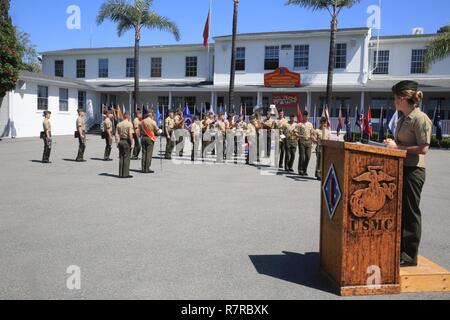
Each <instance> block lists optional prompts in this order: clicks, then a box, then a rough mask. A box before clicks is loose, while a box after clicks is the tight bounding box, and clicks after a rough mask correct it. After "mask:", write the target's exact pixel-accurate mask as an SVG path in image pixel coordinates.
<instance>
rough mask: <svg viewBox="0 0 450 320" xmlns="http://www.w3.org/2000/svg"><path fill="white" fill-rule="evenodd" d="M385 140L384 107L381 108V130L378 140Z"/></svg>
mask: <svg viewBox="0 0 450 320" xmlns="http://www.w3.org/2000/svg"><path fill="white" fill-rule="evenodd" d="M383 140H384V114H383V108H381V115H380V130H379V131H378V141H379V142H383Z"/></svg>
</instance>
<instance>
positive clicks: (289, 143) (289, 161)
mask: <svg viewBox="0 0 450 320" xmlns="http://www.w3.org/2000/svg"><path fill="white" fill-rule="evenodd" d="M296 152H297V140H289V139H288V140H286V154H285V169H286V170H293V167H294V161H295V153H296Z"/></svg>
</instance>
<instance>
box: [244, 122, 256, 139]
mask: <svg viewBox="0 0 450 320" xmlns="http://www.w3.org/2000/svg"><path fill="white" fill-rule="evenodd" d="M246 135H247V137H249V138H254V137H255V136H256V127H255V126H254V125H253V124H252V123H249V124H247V130H246Z"/></svg>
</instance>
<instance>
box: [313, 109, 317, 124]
mask: <svg viewBox="0 0 450 320" xmlns="http://www.w3.org/2000/svg"><path fill="white" fill-rule="evenodd" d="M316 115H317V106H316V105H314V117H313V126H314V128H317V117H316Z"/></svg>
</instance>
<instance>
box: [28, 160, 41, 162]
mask: <svg viewBox="0 0 450 320" xmlns="http://www.w3.org/2000/svg"><path fill="white" fill-rule="evenodd" d="M30 162H33V163H43V162H42V160H30Z"/></svg>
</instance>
